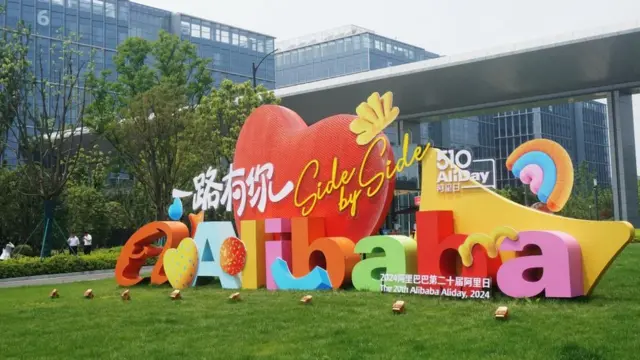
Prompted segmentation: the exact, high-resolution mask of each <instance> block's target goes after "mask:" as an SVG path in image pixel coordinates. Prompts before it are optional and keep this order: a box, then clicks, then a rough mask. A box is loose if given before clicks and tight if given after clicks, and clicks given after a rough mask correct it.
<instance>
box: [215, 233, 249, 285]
mask: <svg viewBox="0 0 640 360" xmlns="http://www.w3.org/2000/svg"><path fill="white" fill-rule="evenodd" d="M246 262H247V249H246V248H245V247H244V243H243V242H242V240H240V239H238V238H235V237H230V238H227V239H226V240H225V241H223V242H222V246H221V247H220V267H221V268H222V270H223V271H224V272H225V273H227V274H229V275H232V276H235V275H238V274H239V273H240V272H242V270H243V269H244V265H245V264H246Z"/></svg>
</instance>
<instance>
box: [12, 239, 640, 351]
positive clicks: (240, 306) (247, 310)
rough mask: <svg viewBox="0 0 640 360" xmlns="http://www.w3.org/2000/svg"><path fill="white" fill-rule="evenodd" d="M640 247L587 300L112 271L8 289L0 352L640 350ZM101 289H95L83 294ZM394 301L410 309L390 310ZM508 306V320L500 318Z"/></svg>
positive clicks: (626, 253)
mask: <svg viewBox="0 0 640 360" xmlns="http://www.w3.org/2000/svg"><path fill="white" fill-rule="evenodd" d="M639 263H640V244H633V245H630V246H629V247H628V248H627V250H625V251H624V253H623V254H622V255H621V256H620V258H619V259H618V261H617V262H616V263H615V264H614V265H613V267H612V268H611V269H610V271H609V272H608V274H607V275H606V276H605V277H604V279H603V280H602V281H601V283H600V285H599V287H598V288H597V289H596V291H595V293H594V295H593V296H592V297H591V298H590V299H589V300H574V301H550V300H549V301H546V300H540V301H535V300H533V301H530V300H519V301H517V300H511V299H495V300H492V301H462V300H448V299H439V298H429V297H419V296H399V295H391V294H385V295H382V294H377V293H358V292H355V291H339V292H318V293H314V294H313V296H314V299H313V304H312V305H309V306H304V305H301V304H299V299H300V297H301V296H302V295H303V294H302V293H291V292H268V291H243V292H242V296H243V301H242V302H239V303H229V302H228V301H227V296H228V295H229V294H230V293H231V291H226V290H220V289H217V288H215V287H213V286H205V287H200V288H197V289H190V290H187V291H184V292H183V294H184V299H183V300H182V301H171V300H170V299H169V297H168V294H169V292H170V291H171V289H170V288H169V287H164V286H163V287H152V286H148V285H143V286H139V287H136V288H133V289H132V291H131V293H132V297H133V300H132V301H131V302H127V303H125V302H122V301H121V300H120V298H119V293H120V292H121V289H120V288H118V286H117V285H116V284H115V282H114V280H107V281H97V282H87V283H76V284H68V285H59V286H57V288H58V289H59V290H60V292H61V298H59V299H55V300H51V299H49V298H48V293H49V291H50V290H51V288H52V286H46V287H31V288H19V289H3V290H0V304H1V305H2V306H1V307H0V335H1V337H0V358H2V359H11V358H14V359H17V358H22V359H45V358H47V359H49V358H60V359H62V358H64V359H81V358H84V359H108V358H112V359H155V358H157V359H173V358H184V359H225V360H226V359H243V358H244V359H362V358H364V359H418V358H421V359H578V360H587V359H637V358H638V356H639V355H638V352H639V351H640V339H639V338H638V332H639V331H638V330H639V329H640V276H638V271H637V268H638V265H637V264H639ZM89 287H91V288H93V289H94V291H95V293H96V297H95V298H94V299H93V300H85V299H83V298H82V293H83V292H84V290H85V289H87V288H89ZM397 298H402V299H404V300H406V301H407V313H406V314H405V315H393V314H392V312H391V305H392V303H393V301H394V300H396V299H397ZM503 304H505V305H508V306H509V308H510V311H511V315H512V317H511V319H510V320H508V321H506V322H502V321H498V320H495V319H494V318H493V312H494V310H495V309H496V307H497V306H498V305H503Z"/></svg>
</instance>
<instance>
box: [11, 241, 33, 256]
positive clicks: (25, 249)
mask: <svg viewBox="0 0 640 360" xmlns="http://www.w3.org/2000/svg"><path fill="white" fill-rule="evenodd" d="M12 254H13V255H23V256H34V255H35V253H34V252H33V248H32V247H31V246H30V245H27V244H23V245H18V246H16V248H15V249H13V253H12Z"/></svg>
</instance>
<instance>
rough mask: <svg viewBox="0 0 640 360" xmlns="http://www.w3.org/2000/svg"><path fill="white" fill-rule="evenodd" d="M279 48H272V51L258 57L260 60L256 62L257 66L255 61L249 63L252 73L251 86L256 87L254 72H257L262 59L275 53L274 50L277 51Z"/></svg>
mask: <svg viewBox="0 0 640 360" xmlns="http://www.w3.org/2000/svg"><path fill="white" fill-rule="evenodd" d="M278 50H279V49H274V50H273V51H272V52H270V53H268V54H267V55H265V56H264V57H263V58H262V59H260V62H259V63H258V66H256V63H255V62H253V63H251V70H252V73H253V88H254V89H255V88H256V86H257V85H256V73H257V72H258V69H259V68H260V65H262V62H263V61H264V59H266V58H268V57H269V56H270V55H272V54H273V53H275V52H276V51H278Z"/></svg>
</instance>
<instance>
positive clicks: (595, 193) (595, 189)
mask: <svg viewBox="0 0 640 360" xmlns="http://www.w3.org/2000/svg"><path fill="white" fill-rule="evenodd" d="M593 199H594V202H595V206H596V220H600V214H598V179H595V178H594V179H593Z"/></svg>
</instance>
